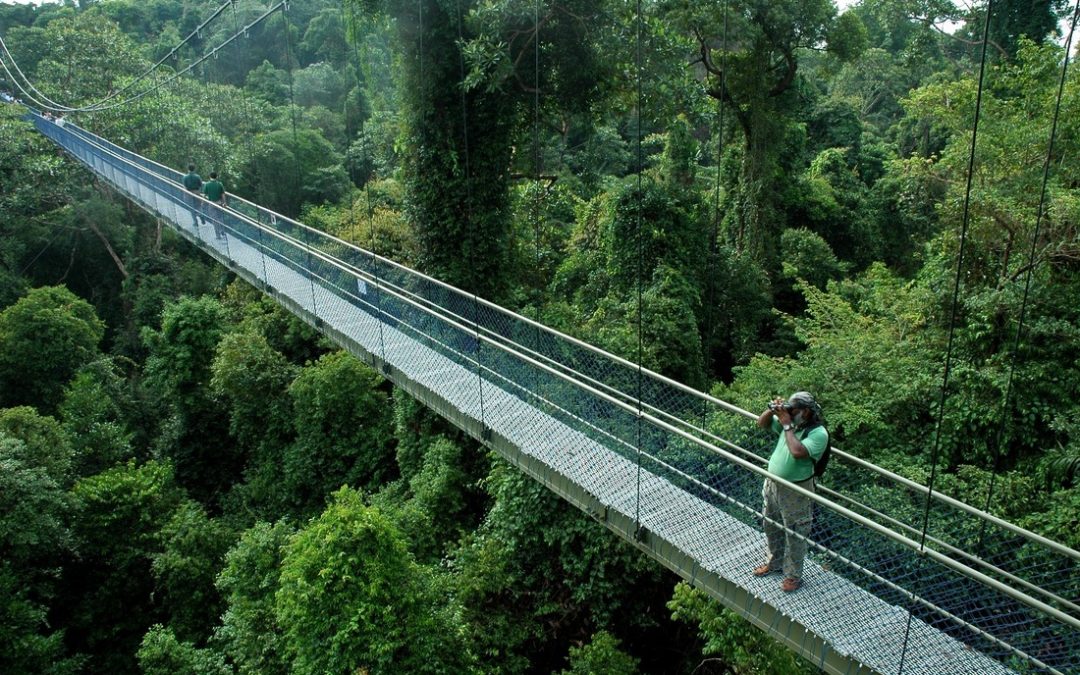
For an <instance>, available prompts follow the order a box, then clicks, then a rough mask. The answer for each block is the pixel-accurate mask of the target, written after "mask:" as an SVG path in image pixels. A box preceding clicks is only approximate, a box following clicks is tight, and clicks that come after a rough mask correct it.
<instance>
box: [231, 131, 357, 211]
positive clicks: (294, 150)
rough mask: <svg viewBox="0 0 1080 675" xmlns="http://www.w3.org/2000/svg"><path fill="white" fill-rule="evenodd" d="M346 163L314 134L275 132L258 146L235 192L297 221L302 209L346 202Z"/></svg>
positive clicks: (310, 132) (308, 132) (262, 137)
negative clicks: (343, 198)
mask: <svg viewBox="0 0 1080 675" xmlns="http://www.w3.org/2000/svg"><path fill="white" fill-rule="evenodd" d="M291 114H294V115H299V114H300V113H299V111H293V112H292V113H291ZM343 161H344V159H343V158H342V157H341V155H340V154H338V152H337V151H336V150H335V149H334V147H333V145H331V144H330V142H329V141H327V140H326V139H325V138H323V137H322V135H321V134H320V133H319V132H317V131H315V130H313V129H310V128H300V129H297V130H296V131H295V132H293V131H292V130H284V129H279V130H276V131H271V132H269V133H266V134H262V135H260V136H258V137H257V138H256V139H255V140H254V147H253V149H252V154H251V156H250V157H248V158H247V159H246V161H245V163H244V165H243V166H242V167H241V175H240V178H239V181H238V186H237V189H238V191H241V192H245V193H246V194H249V195H251V197H252V199H253V200H254V201H256V202H258V203H259V204H261V205H262V206H265V207H266V208H268V209H272V210H274V211H277V212H279V213H284V214H285V215H287V216H293V217H295V216H297V215H299V214H300V208H301V206H303V205H304V204H307V203H312V204H321V203H323V202H336V201H338V200H340V199H341V198H342V197H344V196H345V194H346V192H347V190H348V186H349V177H348V175H347V174H346V173H345V169H344V167H343Z"/></svg>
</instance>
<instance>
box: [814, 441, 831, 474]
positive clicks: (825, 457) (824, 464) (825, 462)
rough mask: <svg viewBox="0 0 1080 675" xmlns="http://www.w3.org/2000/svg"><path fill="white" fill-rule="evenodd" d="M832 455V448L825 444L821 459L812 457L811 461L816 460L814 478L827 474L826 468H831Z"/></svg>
mask: <svg viewBox="0 0 1080 675" xmlns="http://www.w3.org/2000/svg"><path fill="white" fill-rule="evenodd" d="M830 457H832V448H830V447H829V446H827V445H826V446H825V452H823V453H821V459H819V460H817V461H816V462H815V461H814V458H813V457H811V458H810V461H811V462H814V478H821V477H822V476H824V475H825V469H827V468H829V458H830Z"/></svg>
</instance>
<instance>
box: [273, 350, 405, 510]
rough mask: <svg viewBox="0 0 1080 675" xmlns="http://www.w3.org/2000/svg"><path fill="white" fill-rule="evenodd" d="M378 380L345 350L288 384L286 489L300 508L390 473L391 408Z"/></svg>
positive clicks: (376, 481)
mask: <svg viewBox="0 0 1080 675" xmlns="http://www.w3.org/2000/svg"><path fill="white" fill-rule="evenodd" d="M381 384H382V378H381V377H379V376H378V374H376V373H375V372H374V371H372V370H371V369H369V368H367V367H366V366H364V365H363V364H362V363H360V362H359V361H358V360H356V358H355V357H353V356H351V355H350V354H348V353H347V352H336V353H333V354H327V355H326V356H323V357H322V358H321V359H319V360H318V361H316V362H315V363H314V364H312V365H310V366H308V367H307V368H305V369H304V370H303V371H302V372H301V373H300V374H299V375H298V376H297V377H296V380H295V381H294V382H293V383H292V385H291V386H290V387H289V394H290V396H291V397H292V402H293V410H294V413H295V418H294V425H295V428H296V442H295V443H294V444H293V445H292V446H291V447H289V449H288V450H287V451H286V453H285V456H284V458H283V470H284V473H285V485H286V489H287V490H288V491H289V493H290V494H291V495H292V497H293V500H294V504H295V505H296V506H297V507H299V508H300V509H302V510H305V509H312V508H321V505H322V503H323V500H324V499H325V498H326V496H327V495H329V494H330V493H331V492H333V491H334V490H336V489H338V488H339V487H341V486H342V485H351V486H355V487H365V486H374V485H378V484H379V483H381V482H383V481H385V480H388V479H389V478H391V477H392V469H393V466H392V464H393V450H392V445H391V438H392V433H391V426H390V415H389V413H390V410H389V400H388V398H387V395H386V394H385V393H384V392H383V391H381V390H380V389H379V387H380V385H381Z"/></svg>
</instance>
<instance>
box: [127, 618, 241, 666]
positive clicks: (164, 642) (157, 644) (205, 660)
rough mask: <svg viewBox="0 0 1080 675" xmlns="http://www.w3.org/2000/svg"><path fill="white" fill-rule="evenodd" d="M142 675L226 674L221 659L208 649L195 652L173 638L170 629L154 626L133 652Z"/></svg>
mask: <svg viewBox="0 0 1080 675" xmlns="http://www.w3.org/2000/svg"><path fill="white" fill-rule="evenodd" d="M136 657H137V658H138V660H139V669H140V670H141V671H142V672H143V673H144V674H145V675H230V674H231V673H232V672H233V671H232V668H230V667H229V666H228V664H227V663H226V662H225V658H224V657H222V655H221V654H218V653H216V652H214V651H213V650H210V649H199V648H197V647H195V646H194V645H193V644H191V643H190V642H182V641H180V640H179V639H177V637H176V634H175V633H174V632H173V630H172V629H171V628H165V627H163V626H162V625H161V624H154V625H153V626H151V627H150V630H149V631H147V633H146V635H145V636H144V637H143V639H142V643H141V644H140V645H139V651H138V652H137V653H136Z"/></svg>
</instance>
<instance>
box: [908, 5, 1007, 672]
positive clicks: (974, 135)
mask: <svg viewBox="0 0 1080 675" xmlns="http://www.w3.org/2000/svg"><path fill="white" fill-rule="evenodd" d="M993 8H994V0H987V2H986V19H985V21H984V22H983V37H982V54H981V55H980V57H979V83H978V88H977V90H976V95H975V114H974V120H973V122H972V128H971V147H970V150H969V151H968V166H967V181H966V184H965V186H964V208H963V215H962V218H961V225H960V244H959V248H958V251H957V255H956V278H955V281H954V283H953V292H952V307H951V311H950V314H949V338H948V342H947V345H946V347H945V367H944V372H943V374H942V382H941V396H940V398H939V399H938V417H937V424H936V425H935V427H934V444H933V447H932V448H931V451H930V480H929V481H928V482H927V493H926V506H925V508H924V511H923V524H922V534H921V535H920V536H919V551H920V552H922V551H924V550H925V549H926V535H927V530H928V528H929V526H930V498H931V495H932V494H933V492H934V480H935V479H936V477H937V465H938V454H939V452H940V450H941V431H942V427H943V426H944V420H945V403H946V400H947V399H948V390H949V374H950V371H951V368H952V355H953V343H954V340H955V335H956V317H957V314H958V308H959V304H960V282H961V279H962V276H963V266H964V250H965V246H966V244H967V233H968V223H969V219H970V212H971V185H972V181H973V179H974V175H975V147H976V144H977V143H978V138H979V116H980V113H981V112H982V95H983V84H984V82H985V77H986V47H987V45H988V44H989V37H990V17H991V15H992V14H993ZM914 598H915V592H914V591H912V599H913V600H914ZM913 618H914V607H913V606H909V607H908V617H907V625H906V626H905V627H904V646H903V650H902V651H901V653H900V668H899V673H901V674H902V673H903V672H904V659H905V657H906V656H907V648H908V641H909V640H910V638H911V622H912V620H913Z"/></svg>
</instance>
